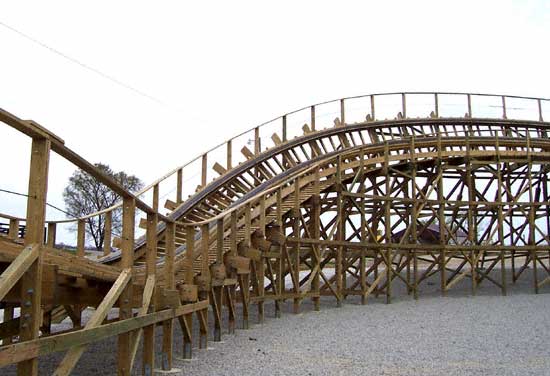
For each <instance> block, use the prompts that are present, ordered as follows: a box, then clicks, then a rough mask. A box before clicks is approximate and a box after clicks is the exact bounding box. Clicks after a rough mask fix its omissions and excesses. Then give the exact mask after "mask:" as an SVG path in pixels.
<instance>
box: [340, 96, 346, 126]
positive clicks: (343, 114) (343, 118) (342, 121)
mask: <svg viewBox="0 0 550 376" xmlns="http://www.w3.org/2000/svg"><path fill="white" fill-rule="evenodd" d="M340 124H342V125H346V107H345V104H344V99H343V98H342V99H340Z"/></svg>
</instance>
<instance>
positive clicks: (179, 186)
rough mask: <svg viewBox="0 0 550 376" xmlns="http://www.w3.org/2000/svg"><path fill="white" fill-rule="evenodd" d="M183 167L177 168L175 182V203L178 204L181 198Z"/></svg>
mask: <svg viewBox="0 0 550 376" xmlns="http://www.w3.org/2000/svg"><path fill="white" fill-rule="evenodd" d="M182 198H183V169H181V168H180V169H178V172H177V182H176V203H177V204H178V205H179V204H180V203H181V202H182V201H183V200H182Z"/></svg>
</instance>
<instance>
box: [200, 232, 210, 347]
mask: <svg viewBox="0 0 550 376" xmlns="http://www.w3.org/2000/svg"><path fill="white" fill-rule="evenodd" d="M209 243H210V226H208V224H203V225H201V275H200V278H201V281H202V285H201V286H199V288H200V291H199V299H200V300H208V295H209V292H210V288H211V283H210V265H209V262H208V246H209ZM197 316H198V319H199V323H200V325H199V349H206V348H207V347H208V308H205V309H203V310H200V311H197Z"/></svg>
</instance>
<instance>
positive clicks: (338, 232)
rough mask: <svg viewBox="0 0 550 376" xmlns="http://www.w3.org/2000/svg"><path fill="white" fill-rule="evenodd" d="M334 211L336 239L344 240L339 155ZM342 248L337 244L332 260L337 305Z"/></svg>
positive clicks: (340, 300)
mask: <svg viewBox="0 0 550 376" xmlns="http://www.w3.org/2000/svg"><path fill="white" fill-rule="evenodd" d="M336 211H337V216H338V219H337V230H336V240H338V241H343V240H344V226H345V219H344V196H343V195H342V157H341V156H340V155H339V156H338V159H337V162H336ZM343 253H344V248H343V247H342V246H338V247H337V248H336V257H335V260H334V263H335V265H334V268H335V273H336V292H337V293H338V296H337V297H336V305H337V306H338V307H341V306H342V296H343V291H342V290H343V289H342V287H343V283H342V278H343V277H342V259H343Z"/></svg>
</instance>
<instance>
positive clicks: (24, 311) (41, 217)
mask: <svg viewBox="0 0 550 376" xmlns="http://www.w3.org/2000/svg"><path fill="white" fill-rule="evenodd" d="M49 161H50V141H49V140H47V139H41V138H33V140H32V146H31V163H30V172H29V189H28V195H29V196H28V199H27V231H26V235H25V245H26V246H28V245H31V244H38V245H41V244H44V223H45V220H46V195H47V191H48V167H49ZM41 297H42V252H41V251H40V252H39V255H38V258H37V259H36V260H35V261H34V262H33V263H32V265H31V266H30V267H29V268H28V269H27V272H26V273H25V274H24V275H23V276H22V277H21V303H22V304H21V316H20V317H21V319H20V320H19V341H20V342H23V341H30V340H33V339H36V338H38V334H39V327H40V321H41V317H40V315H41V307H40V301H41ZM17 374H18V375H20V376H29V375H31V376H35V375H37V374H38V359H37V358H31V359H28V360H25V361H22V362H20V363H19V364H18V365H17Z"/></svg>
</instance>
